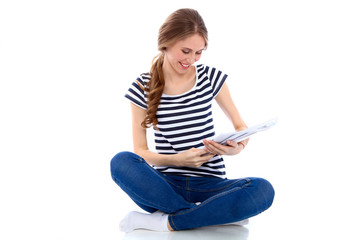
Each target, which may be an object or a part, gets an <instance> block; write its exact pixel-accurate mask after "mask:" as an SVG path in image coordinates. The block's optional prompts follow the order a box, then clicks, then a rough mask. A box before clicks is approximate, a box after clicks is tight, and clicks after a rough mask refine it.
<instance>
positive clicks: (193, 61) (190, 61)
mask: <svg viewBox="0 0 360 240" xmlns="http://www.w3.org/2000/svg"><path fill="white" fill-rule="evenodd" d="M198 60H199V59H196V54H195V53H193V54H191V56H190V57H189V59H188V61H189V63H190V64H191V65H192V64H194V63H195V62H196V61H198Z"/></svg>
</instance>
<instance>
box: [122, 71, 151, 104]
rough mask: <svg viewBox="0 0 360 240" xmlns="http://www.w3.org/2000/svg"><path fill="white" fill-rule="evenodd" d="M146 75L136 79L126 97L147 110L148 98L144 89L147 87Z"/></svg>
mask: <svg viewBox="0 0 360 240" xmlns="http://www.w3.org/2000/svg"><path fill="white" fill-rule="evenodd" d="M145 84H146V83H145V82H144V75H141V76H140V77H139V78H137V79H136V81H134V82H133V83H132V84H131V86H130V88H129V89H128V91H127V93H126V94H125V97H126V98H127V99H129V100H130V102H132V103H134V104H135V105H136V106H138V107H140V108H142V109H144V110H146V109H147V100H146V95H145V91H144V90H143V89H142V88H143V87H145Z"/></svg>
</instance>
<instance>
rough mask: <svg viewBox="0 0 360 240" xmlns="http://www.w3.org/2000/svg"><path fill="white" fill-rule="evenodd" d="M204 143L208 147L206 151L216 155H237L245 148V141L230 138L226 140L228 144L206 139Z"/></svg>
mask: <svg viewBox="0 0 360 240" xmlns="http://www.w3.org/2000/svg"><path fill="white" fill-rule="evenodd" d="M203 143H204V145H205V147H206V148H205V150H206V151H208V152H209V153H212V154H216V155H236V154H238V153H240V152H241V151H242V150H243V149H244V145H243V144H244V143H237V142H234V141H229V140H228V141H227V142H226V143H227V144H228V145H226V146H225V145H221V144H219V143H217V142H214V141H212V140H206V139H204V140H203ZM246 143H247V141H246Z"/></svg>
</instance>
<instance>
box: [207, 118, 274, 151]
mask: <svg viewBox="0 0 360 240" xmlns="http://www.w3.org/2000/svg"><path fill="white" fill-rule="evenodd" d="M276 123H277V118H273V119H271V120H269V121H266V122H263V123H261V124H258V125H255V126H252V127H250V128H248V129H245V130H242V131H238V132H230V133H221V134H219V135H217V136H215V137H214V139H213V141H215V142H217V143H220V144H223V145H227V144H226V141H227V140H230V141H235V142H241V141H243V140H245V139H247V138H248V137H250V136H251V135H253V134H255V133H257V132H261V131H265V130H268V129H270V128H271V127H273V126H274V125H275V124H276Z"/></svg>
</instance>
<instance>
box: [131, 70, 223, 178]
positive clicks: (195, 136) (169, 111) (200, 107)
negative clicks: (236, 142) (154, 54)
mask: <svg viewBox="0 0 360 240" xmlns="http://www.w3.org/2000/svg"><path fill="white" fill-rule="evenodd" d="M226 78H227V75H226V74H224V73H223V72H221V71H219V70H217V69H216V68H212V67H209V66H205V65H202V64H201V65H197V66H196V84H195V85H194V87H193V88H192V89H191V90H189V91H187V92H186V93H183V94H179V95H166V94H162V97H161V100H160V104H159V107H158V110H157V113H156V116H157V119H158V122H159V123H158V125H157V128H158V130H157V129H154V131H155V147H156V150H157V152H158V153H160V154H177V153H181V152H183V151H186V150H188V149H190V148H199V147H203V146H204V145H203V143H202V140H203V139H211V138H213V137H214V135H215V131H214V124H213V118H212V111H211V104H212V100H213V99H214V98H215V97H216V95H217V94H218V93H219V91H220V89H221V87H222V86H223V84H224V82H225V80H226ZM149 80H150V75H149V74H148V73H145V74H141V75H140V77H139V78H137V80H136V82H133V83H132V85H131V87H130V88H129V90H128V92H127V94H126V95H125V97H126V98H128V99H129V100H130V101H131V102H132V103H134V104H136V105H137V106H139V107H140V108H142V109H145V110H146V109H147V95H146V92H144V91H143V90H142V89H141V88H140V87H139V86H138V84H137V83H139V84H140V85H142V86H145V85H146V84H147V83H148V82H149ZM154 168H155V169H157V170H158V171H160V172H162V173H164V174H167V175H180V176H193V177H219V178H225V165H224V160H223V159H222V157H221V156H217V155H216V156H214V157H213V158H212V159H211V160H210V161H208V162H207V163H204V164H203V165H202V166H201V167H199V168H191V167H176V166H154Z"/></svg>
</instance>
